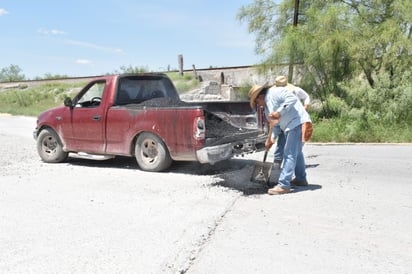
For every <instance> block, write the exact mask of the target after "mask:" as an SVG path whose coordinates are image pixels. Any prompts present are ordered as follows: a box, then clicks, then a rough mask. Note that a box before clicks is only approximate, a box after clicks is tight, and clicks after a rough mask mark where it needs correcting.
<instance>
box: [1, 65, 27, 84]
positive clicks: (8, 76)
mask: <svg viewBox="0 0 412 274" xmlns="http://www.w3.org/2000/svg"><path fill="white" fill-rule="evenodd" d="M21 71H22V70H21V68H20V67H19V66H17V65H10V66H8V67H5V68H2V69H1V71H0V82H14V81H21V80H24V79H25V76H24V74H21Z"/></svg>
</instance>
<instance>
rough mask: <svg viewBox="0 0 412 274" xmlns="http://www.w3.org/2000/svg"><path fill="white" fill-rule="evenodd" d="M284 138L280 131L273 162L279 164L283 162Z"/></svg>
mask: <svg viewBox="0 0 412 274" xmlns="http://www.w3.org/2000/svg"><path fill="white" fill-rule="evenodd" d="M285 142H286V137H285V133H284V132H283V131H280V134H279V135H278V138H277V141H276V149H275V162H278V163H281V162H282V160H283V150H284V147H285Z"/></svg>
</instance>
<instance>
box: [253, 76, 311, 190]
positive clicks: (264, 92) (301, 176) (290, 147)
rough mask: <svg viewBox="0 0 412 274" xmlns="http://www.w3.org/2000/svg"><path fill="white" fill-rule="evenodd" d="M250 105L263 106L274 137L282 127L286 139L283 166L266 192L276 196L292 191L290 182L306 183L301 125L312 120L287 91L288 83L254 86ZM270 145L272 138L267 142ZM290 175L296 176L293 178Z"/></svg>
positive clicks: (296, 99)
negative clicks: (272, 185)
mask: <svg viewBox="0 0 412 274" xmlns="http://www.w3.org/2000/svg"><path fill="white" fill-rule="evenodd" d="M249 97H250V105H251V107H252V108H255V107H263V108H264V109H265V114H266V117H267V119H268V122H269V123H270V124H271V125H272V126H274V130H273V136H274V138H276V137H277V136H278V135H279V134H280V130H282V131H283V132H284V134H285V137H286V141H285V147H284V152H283V168H282V171H281V173H280V176H279V181H278V184H277V185H276V186H275V187H273V188H270V189H269V190H268V194H270V195H277V194H285V193H289V192H291V183H292V184H294V185H307V180H306V168H305V159H304V156H303V152H302V147H303V142H302V124H304V123H306V122H309V123H311V119H310V117H309V114H308V113H307V112H306V110H305V108H304V107H303V105H302V103H301V102H300V101H299V99H298V98H297V97H296V96H295V95H294V94H293V93H292V92H290V91H289V90H288V88H287V86H286V85H285V86H281V85H276V86H268V85H267V84H265V85H263V86H253V87H252V88H251V89H250V91H249ZM265 145H266V147H267V148H270V147H271V146H272V145H273V141H272V140H270V141H267V142H266V144H265ZM293 174H295V176H296V178H295V179H294V180H293V181H292V177H293Z"/></svg>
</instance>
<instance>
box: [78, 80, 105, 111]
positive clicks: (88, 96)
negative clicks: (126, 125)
mask: <svg viewBox="0 0 412 274" xmlns="http://www.w3.org/2000/svg"><path fill="white" fill-rule="evenodd" d="M105 85H106V83H105V82H96V83H93V84H92V85H91V86H90V87H89V88H88V89H87V90H85V92H84V93H83V94H82V95H81V97H80V98H79V99H78V101H77V103H76V107H87V108H90V107H98V106H99V105H100V103H101V101H102V97H103V91H104V87H105Z"/></svg>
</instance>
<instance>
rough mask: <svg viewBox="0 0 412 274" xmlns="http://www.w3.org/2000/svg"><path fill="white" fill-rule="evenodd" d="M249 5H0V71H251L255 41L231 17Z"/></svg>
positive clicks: (108, 1)
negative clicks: (123, 68) (180, 57)
mask: <svg viewBox="0 0 412 274" xmlns="http://www.w3.org/2000/svg"><path fill="white" fill-rule="evenodd" d="M252 2H253V0H227V1H222V0H219V1H218V0H175V1H171V0H170V1H168V0H153V1H150V0H149V1H138V0H134V1H133V0H101V1H87V0H84V1H78V0H71V1H56V0H54V1H50V0H37V1H21V0H9V1H2V0H0V33H1V43H0V68H4V67H8V66H9V65H11V64H13V65H18V66H19V67H20V68H21V69H22V73H23V74H24V75H25V76H26V78H29V79H32V78H34V77H36V76H44V75H45V74H46V73H50V74H52V75H56V74H59V75H68V76H94V75H101V74H104V73H110V72H114V71H115V70H119V69H120V67H121V66H129V65H130V66H133V67H146V68H148V69H149V70H151V71H162V70H166V69H167V68H168V66H170V68H171V69H177V68H178V55H179V54H182V55H183V59H184V68H185V69H191V68H192V65H193V64H194V65H195V66H196V68H199V69H200V68H208V67H210V66H213V67H228V66H243V65H254V64H256V63H258V62H259V61H260V59H261V58H260V57H259V56H257V55H255V53H254V46H255V43H254V36H253V35H252V34H249V33H248V31H247V24H246V23H245V22H244V23H241V22H239V21H238V20H237V19H236V14H237V13H238V12H239V9H240V8H241V6H242V5H248V4H250V3H252Z"/></svg>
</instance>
